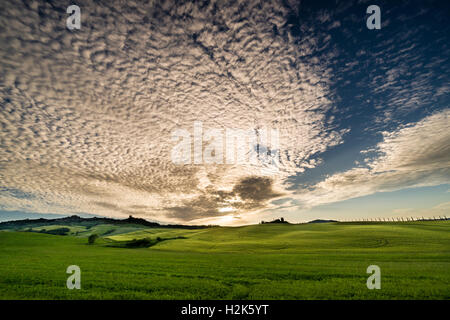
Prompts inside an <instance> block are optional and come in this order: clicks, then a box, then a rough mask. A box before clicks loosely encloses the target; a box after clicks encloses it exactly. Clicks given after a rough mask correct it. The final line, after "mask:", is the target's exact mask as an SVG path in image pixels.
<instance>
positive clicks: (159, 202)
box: [0, 1, 445, 223]
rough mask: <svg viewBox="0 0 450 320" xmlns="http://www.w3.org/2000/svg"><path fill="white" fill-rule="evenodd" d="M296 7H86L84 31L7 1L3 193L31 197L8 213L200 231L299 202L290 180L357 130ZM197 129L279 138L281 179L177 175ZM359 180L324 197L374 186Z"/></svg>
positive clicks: (204, 170)
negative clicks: (148, 222) (195, 226)
mask: <svg viewBox="0 0 450 320" xmlns="http://www.w3.org/2000/svg"><path fill="white" fill-rule="evenodd" d="M287 3H288V2H266V1H261V2H259V1H237V2H235V1H229V2H228V1H227V2H225V1H217V2H215V1H211V2H210V3H208V4H204V3H202V2H198V3H179V2H178V1H177V2H175V1H163V2H159V1H153V2H152V1H150V2H148V3H147V4H142V3H140V2H134V1H126V2H119V1H112V2H110V1H102V2H100V3H98V4H96V5H94V4H92V2H91V1H78V2H77V5H79V6H80V8H81V14H82V26H81V29H80V30H76V31H73V32H72V31H69V30H67V29H66V28H65V19H66V18H67V14H66V12H65V10H66V6H67V2H66V1H52V2H44V1H42V2H32V3H31V2H28V1H23V2H20V1H10V2H2V4H1V9H0V21H1V25H2V32H1V35H0V43H1V50H0V65H1V68H0V74H1V77H0V92H1V97H2V102H1V110H0V125H1V136H0V141H1V146H2V148H1V149H0V180H1V185H2V188H8V190H18V191H17V192H15V193H11V192H1V193H0V203H1V205H2V209H5V210H23V211H29V212H41V213H45V212H58V213H74V212H87V213H95V214H100V215H108V216H117V217H121V216H125V215H128V214H133V215H140V216H142V217H145V218H149V219H154V220H159V221H164V222H179V221H182V222H192V223H193V222H199V221H200V222H201V221H206V220H205V219H210V218H212V217H220V216H222V215H224V214H225V213H226V212H228V213H229V212H232V213H233V214H235V215H239V214H245V213H248V212H254V211H257V210H262V209H263V208H264V207H267V206H268V204H269V202H270V200H273V199H276V198H277V197H280V196H281V195H283V194H286V193H288V192H287V191H286V186H287V184H286V178H287V177H289V176H291V175H294V174H296V173H298V172H302V171H303V170H305V168H312V167H314V166H315V165H316V164H317V163H318V162H317V161H316V160H315V159H313V156H315V155H318V154H320V153H322V152H324V151H325V150H327V149H328V148H330V147H331V146H335V145H337V144H340V143H342V139H343V135H344V133H345V132H346V131H345V130H343V129H340V130H337V129H336V126H334V125H333V119H332V117H329V116H327V113H328V111H330V109H331V108H332V100H333V94H332V90H330V80H329V79H330V69H329V68H327V65H326V63H325V62H324V60H323V59H321V58H320V56H315V57H314V59H310V58H308V57H311V56H312V55H314V54H315V53H316V51H317V50H318V39H317V38H316V37H315V36H313V33H311V35H310V36H305V37H303V38H302V41H301V43H300V42H298V41H297V39H295V37H293V36H292V34H291V32H290V29H289V24H288V23H287V22H288V18H289V17H290V16H292V12H293V11H294V12H295V10H296V8H294V7H290V6H289V5H288V4H287ZM307 34H308V32H305V35H307ZM194 121H201V122H202V123H203V126H204V127H206V128H208V127H209V128H220V129H226V128H236V129H258V128H263V127H265V128H274V129H278V130H279V132H280V156H281V159H280V168H279V169H280V170H279V172H278V173H277V174H275V175H271V176H270V177H267V176H264V175H261V172H260V170H259V168H257V167H254V166H237V165H208V166H204V165H183V166H180V165H175V164H173V163H172V162H171V158H170V151H171V149H172V148H173V146H174V142H173V141H172V140H171V133H172V132H173V131H174V130H176V129H186V130H190V129H191V128H192V125H193V123H194ZM405 130H406V129H405ZM401 132H402V131H399V132H398V133H397V135H398V136H400V135H401ZM386 139H387V140H386V141H387V144H389V143H395V141H396V139H399V138H398V137H396V136H392V137H386ZM389 139H390V140H389ZM391 140H392V141H393V142H389V141H391ZM380 148H381V151H383V150H385V149H386V148H388V146H385V147H383V146H380ZM397 156H399V155H397ZM437 156H439V155H438V154H437ZM389 161H391V160H390V158H388V157H385V158H380V159H379V160H378V161H375V162H373V163H372V168H371V169H364V170H366V171H367V170H368V173H369V174H370V176H373V175H374V174H375V172H376V171H377V170H379V169H377V168H381V167H383V165H384V164H385V163H389ZM405 161H406V160H405ZM418 161H419V160H418ZM420 161H422V162H423V161H426V159H421V160H420ZM420 161H419V162H420ZM409 163H410V165H413V163H412V162H409ZM415 165H419V164H415ZM358 170H360V169H358ZM358 170H357V169H355V171H352V172H349V173H346V174H344V175H343V176H342V177H341V178H339V177H335V178H330V179H327V181H325V182H323V183H324V184H323V186H322V185H320V186H318V190H328V189H329V188H331V187H328V186H336V185H337V184H339V183H341V184H342V183H343V182H342V181H355V180H356V179H358V177H359V179H361V177H360V176H361V175H359V171H358ZM361 170H362V169H361ZM434 170H435V171H434V172H437V171H436V170H445V169H443V168H441V169H438V168H435V169H434ZM400 171H401V170H400ZM372 172H373V173H372ZM401 172H403V171H401ZM351 175H352V176H355V177H354V178H349V176H351ZM406 176H407V175H406V174H405V175H403V176H402V177H406ZM405 179H407V178H405ZM430 179H431V178H430ZM344 184H345V183H344ZM347 184H348V182H347ZM350 185H355V183H350ZM19 193H20V195H30V196H28V197H27V196H16V195H17V194H19ZM311 201H312V200H311Z"/></svg>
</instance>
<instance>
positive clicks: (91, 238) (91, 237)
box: [88, 233, 98, 244]
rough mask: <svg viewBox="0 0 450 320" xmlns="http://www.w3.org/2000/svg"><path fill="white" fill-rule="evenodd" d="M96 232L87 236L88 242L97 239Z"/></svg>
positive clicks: (90, 242)
mask: <svg viewBox="0 0 450 320" xmlns="http://www.w3.org/2000/svg"><path fill="white" fill-rule="evenodd" d="M97 238H98V234H95V233H94V234H91V235H90V236H89V238H88V244H94V242H95V240H97Z"/></svg>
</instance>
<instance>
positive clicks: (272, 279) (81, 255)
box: [0, 221, 450, 299]
mask: <svg viewBox="0 0 450 320" xmlns="http://www.w3.org/2000/svg"><path fill="white" fill-rule="evenodd" d="M55 227H56V226H55ZM57 227H58V228H60V227H64V225H58V226H57ZM72 227H73V226H72ZM96 227H97V228H100V227H101V226H100V225H98V226H96ZM47 228H49V227H48V226H47ZM158 237H159V238H161V241H159V242H158V241H157V242H155V243H154V244H153V245H152V246H150V247H149V248H138V249H136V248H134V249H132V248H130V247H126V246H122V247H119V248H118V247H110V246H111V245H112V244H121V243H122V244H123V243H127V242H129V241H133V239H136V240H138V239H151V240H152V241H155V239H156V238H158ZM0 243H1V246H0V272H1V274H2V277H1V278H0V298H3V299H6V298H7V299H10V298H18V299H21V298H28V299H29V298H32V299H34V298H36V299H124V298H126V299H449V298H450V287H449V286H448V283H450V273H449V270H450V221H428V222H423V221H421V222H408V223H406V222H405V223H387V222H386V223H384V222H380V223H318V224H302V225H292V224H263V225H253V226H245V227H235V228H231V227H212V228H203V229H181V228H160V227H156V228H155V227H151V228H140V229H134V230H132V231H131V232H122V233H119V234H112V233H110V234H105V235H104V236H102V237H101V238H100V239H99V240H98V241H97V242H96V243H95V244H94V245H88V244H87V241H86V238H85V236H81V235H79V236H73V235H67V236H58V235H50V234H44V233H37V232H14V231H0ZM372 264H375V265H378V266H379V267H380V268H381V272H382V290H368V289H367V288H366V280H367V276H368V275H367V273H366V268H367V267H368V266H369V265H372ZM69 265H78V266H80V268H81V270H82V290H72V291H71V290H67V289H66V288H65V281H66V279H67V274H66V273H65V269H66V268H67V266H69ZM11 266H14V268H11Z"/></svg>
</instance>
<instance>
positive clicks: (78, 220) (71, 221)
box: [0, 215, 209, 229]
mask: <svg viewBox="0 0 450 320" xmlns="http://www.w3.org/2000/svg"><path fill="white" fill-rule="evenodd" d="M55 224H57V225H68V226H70V225H84V224H89V225H99V224H112V225H124V224H134V225H141V226H145V227H153V228H180V229H202V228H208V227H209V226H188V225H179V224H168V225H162V224H159V223H157V222H150V221H147V220H145V219H142V218H135V217H133V216H129V217H128V218H127V219H113V218H102V217H93V218H82V217H80V216H77V215H73V216H70V217H64V218H55V219H45V218H39V219H24V220H14V221H5V222H0V229H14V228H24V227H27V226H30V225H33V226H47V225H55Z"/></svg>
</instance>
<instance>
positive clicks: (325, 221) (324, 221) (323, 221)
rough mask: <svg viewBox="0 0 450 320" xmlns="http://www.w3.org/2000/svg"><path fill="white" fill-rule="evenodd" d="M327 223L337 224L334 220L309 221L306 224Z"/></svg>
mask: <svg viewBox="0 0 450 320" xmlns="http://www.w3.org/2000/svg"><path fill="white" fill-rule="evenodd" d="M327 222H338V221H336V220H323V219H316V220H313V221H309V222H308V223H327Z"/></svg>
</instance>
